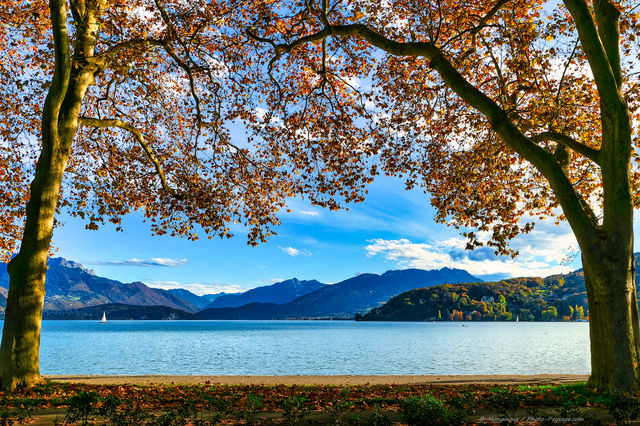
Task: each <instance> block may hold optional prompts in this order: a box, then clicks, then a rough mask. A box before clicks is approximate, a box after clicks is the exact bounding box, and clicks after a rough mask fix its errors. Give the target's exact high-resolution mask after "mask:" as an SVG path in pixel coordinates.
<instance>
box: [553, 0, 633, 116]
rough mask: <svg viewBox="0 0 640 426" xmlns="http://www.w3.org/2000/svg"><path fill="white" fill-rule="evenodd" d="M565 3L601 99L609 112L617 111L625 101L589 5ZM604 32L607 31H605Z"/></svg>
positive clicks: (574, 0) (571, 0) (580, 0)
mask: <svg viewBox="0 0 640 426" xmlns="http://www.w3.org/2000/svg"><path fill="white" fill-rule="evenodd" d="M563 1H564V4H565V6H566V7H567V9H569V12H570V13H571V16H573V20H574V22H575V24H576V28H577V29H578V36H579V37H580V41H581V42H582V47H583V49H584V52H585V53H586V55H587V59H588V60H589V64H590V65H591V71H592V72H593V77H594V79H595V81H596V86H597V87H598V93H599V95H600V99H601V100H602V103H603V105H604V106H605V107H606V108H607V109H608V110H613V109H617V107H618V106H619V105H621V104H624V100H623V99H622V95H621V94H620V87H619V85H618V80H617V79H616V76H615V72H614V68H613V67H612V65H611V62H610V59H611V58H610V57H609V56H608V54H607V51H606V50H605V47H604V46H603V44H602V40H601V38H600V36H599V33H598V29H597V28H596V23H595V21H594V19H593V16H592V15H591V11H590V10H589V5H588V4H587V2H586V1H585V0H563ZM602 1H604V0H602ZM601 25H602V26H605V25H606V23H605V22H602V23H601ZM603 31H605V30H604V29H603ZM616 49H617V46H616Z"/></svg>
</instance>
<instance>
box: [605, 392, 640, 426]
mask: <svg viewBox="0 0 640 426" xmlns="http://www.w3.org/2000/svg"><path fill="white" fill-rule="evenodd" d="M607 410H608V411H609V414H611V417H613V419H614V420H615V421H616V424H619V425H620V424H624V425H628V424H629V422H630V421H632V420H637V419H638V418H640V400H639V399H637V398H634V397H633V396H632V395H629V394H628V393H626V392H622V391H619V390H617V389H614V390H612V391H611V392H610V393H609V404H608V405H607Z"/></svg>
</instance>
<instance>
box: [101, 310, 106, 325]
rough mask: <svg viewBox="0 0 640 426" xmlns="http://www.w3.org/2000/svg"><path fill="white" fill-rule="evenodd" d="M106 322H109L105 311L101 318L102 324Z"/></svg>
mask: <svg viewBox="0 0 640 426" xmlns="http://www.w3.org/2000/svg"><path fill="white" fill-rule="evenodd" d="M106 323H107V313H106V312H103V313H102V319H101V320H100V324H106Z"/></svg>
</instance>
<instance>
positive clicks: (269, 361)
mask: <svg viewBox="0 0 640 426" xmlns="http://www.w3.org/2000/svg"><path fill="white" fill-rule="evenodd" d="M463 324H464V325H463ZM588 327H589V324H588V323H525V322H519V323H489V322H487V323H473V322H468V323H453V322H440V323H386V322H385V323H370V322H366V323H363V322H358V323H356V322H354V321H111V322H109V323H108V324H99V323H98V321H44V322H43V325H42V343H41V358H40V366H41V373H42V374H107V375H108V374H177V375H191V374H197V375H200V374H202V375H291V374H541V373H567V374H588V373H589V372H590V367H589V339H588V334H589V330H588Z"/></svg>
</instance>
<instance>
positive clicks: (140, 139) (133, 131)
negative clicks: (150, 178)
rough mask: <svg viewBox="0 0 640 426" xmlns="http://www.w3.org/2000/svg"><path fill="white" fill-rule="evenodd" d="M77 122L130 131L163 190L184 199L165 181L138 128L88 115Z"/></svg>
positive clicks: (178, 198) (158, 164)
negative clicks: (151, 165)
mask: <svg viewBox="0 0 640 426" xmlns="http://www.w3.org/2000/svg"><path fill="white" fill-rule="evenodd" d="M78 122H79V124H80V125H82V126H88V127H110V128H113V127H118V128H120V129H123V130H126V131H128V132H129V133H131V134H132V135H133V136H134V137H135V138H136V140H137V141H138V143H139V144H140V146H142V149H143V150H144V152H145V154H146V155H147V158H149V161H151V163H152V164H153V166H154V168H155V169H156V173H157V175H158V177H159V178H160V182H161V184H162V188H163V189H164V190H165V191H167V192H168V193H169V194H170V195H171V196H172V197H173V198H175V199H176V200H184V198H185V197H184V194H182V193H179V192H177V191H176V190H175V189H173V188H172V187H171V186H170V185H169V183H168V182H167V178H166V176H165V174H164V170H163V169H162V165H161V164H160V161H158V158H157V157H156V156H155V154H154V153H153V150H151V147H149V144H147V141H146V140H145V138H144V135H143V134H142V132H141V131H140V130H138V129H137V128H135V127H134V126H132V125H131V124H129V123H125V122H124V121H122V120H118V119H98V118H90V117H79V118H78Z"/></svg>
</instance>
